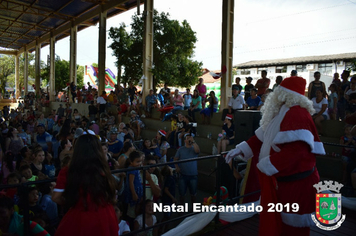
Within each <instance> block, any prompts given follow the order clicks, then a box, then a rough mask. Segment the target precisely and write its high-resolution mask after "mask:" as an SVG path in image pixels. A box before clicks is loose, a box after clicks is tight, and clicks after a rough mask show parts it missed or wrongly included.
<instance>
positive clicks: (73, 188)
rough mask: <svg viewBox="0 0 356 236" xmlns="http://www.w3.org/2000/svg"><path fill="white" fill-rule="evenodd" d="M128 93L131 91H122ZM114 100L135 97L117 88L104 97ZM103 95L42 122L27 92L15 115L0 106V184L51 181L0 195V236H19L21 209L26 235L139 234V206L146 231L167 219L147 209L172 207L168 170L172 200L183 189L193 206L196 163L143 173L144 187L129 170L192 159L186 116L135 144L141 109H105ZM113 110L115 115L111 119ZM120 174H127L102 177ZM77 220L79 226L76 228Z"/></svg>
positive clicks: (139, 174) (36, 104)
mask: <svg viewBox="0 0 356 236" xmlns="http://www.w3.org/2000/svg"><path fill="white" fill-rule="evenodd" d="M129 88H134V87H133V86H132V84H130V87H129ZM121 89H122V90H121ZM116 93H118V94H119V95H120V96H126V95H127V97H125V98H124V99H123V101H126V98H127V99H128V100H129V101H131V100H133V101H138V98H139V95H138V94H137V93H136V91H134V92H133V93H132V94H130V92H127V94H126V92H124V91H123V88H120V89H118V91H113V92H112V93H111V94H116ZM123 94H125V95H123ZM109 96H111V95H109ZM109 96H107V97H105V93H104V92H103V93H102V95H99V96H98V97H97V99H96V101H91V102H90V105H89V114H88V115H83V114H81V113H80V112H79V111H78V110H77V109H72V107H71V105H72V104H71V103H68V102H67V103H65V105H64V106H63V104H62V103H61V104H60V105H59V107H58V109H56V110H52V111H51V113H50V114H48V115H47V116H45V114H44V113H42V105H41V99H36V97H34V96H33V94H32V93H30V94H29V95H27V96H26V98H25V99H24V101H23V102H19V105H18V108H17V109H11V110H10V111H8V107H7V106H5V107H4V108H3V111H2V117H1V135H0V142H1V149H0V164H1V165H0V170H1V175H0V181H1V185H3V186H4V185H12V184H20V183H26V182H33V181H37V180H46V179H52V178H54V177H57V181H56V182H54V181H53V182H50V181H49V182H48V183H45V184H29V185H28V186H29V188H28V191H25V189H22V188H21V187H19V188H16V187H14V188H8V189H4V190H2V192H1V194H0V195H1V196H0V197H1V198H2V200H0V201H1V202H4V203H6V204H0V210H4V211H6V212H7V213H8V214H7V216H6V220H4V221H3V220H1V221H0V223H1V224H0V230H1V232H2V233H17V234H19V235H23V228H24V226H23V223H22V221H21V217H22V215H23V214H24V211H25V210H26V209H27V208H26V206H29V216H30V220H31V232H32V233H35V232H37V233H41V235H47V234H48V235H79V234H83V232H84V233H87V234H88V235H93V232H95V233H94V234H95V235H122V234H124V233H127V232H130V231H132V230H138V229H141V228H142V227H143V226H142V224H143V220H142V218H143V215H142V207H145V222H146V227H149V226H152V225H154V224H156V223H157V222H159V221H166V220H169V218H170V214H165V215H164V216H163V218H161V219H159V218H158V216H155V214H154V213H153V211H152V205H153V202H162V203H163V204H172V203H176V202H177V200H176V194H175V185H176V176H173V169H172V167H173V168H174V169H176V171H175V173H179V174H180V176H181V178H182V179H184V180H185V181H179V182H178V185H179V186H180V188H179V189H180V191H179V193H180V199H182V198H184V196H185V195H186V192H187V189H189V191H190V195H191V198H192V199H194V197H195V195H196V190H197V166H196V164H195V166H194V165H193V166H191V165H187V164H185V165H184V164H182V165H178V166H174V165H173V166H172V167H170V166H168V165H167V166H165V167H163V168H150V169H149V170H148V171H147V172H146V175H145V179H146V183H145V184H143V183H142V182H143V176H142V174H143V172H142V171H139V170H136V169H134V170H132V171H131V170H130V169H131V168H136V167H139V166H141V165H152V164H157V163H165V162H167V158H169V160H168V161H172V160H173V159H176V160H184V159H187V158H194V157H196V156H198V154H199V152H200V150H199V146H198V145H197V144H196V143H195V141H194V134H195V132H196V131H195V129H194V127H192V126H191V125H190V120H189V118H188V116H183V115H182V114H180V113H179V114H177V117H176V118H177V119H176V122H175V127H177V128H174V129H173V130H172V131H168V132H166V131H165V130H163V129H162V130H159V131H158V132H157V134H156V136H155V137H146V139H144V140H143V139H142V137H141V131H140V129H141V128H143V127H144V124H143V122H142V120H141V116H140V114H141V110H143V108H141V107H140V104H141V103H140V102H137V103H132V104H131V106H128V104H126V103H124V102H123V103H121V104H120V103H119V104H115V103H111V102H110V101H111V100H110V99H108V97H109ZM113 96H115V95H113ZM119 98H120V97H119ZM115 105H117V108H116V107H115ZM126 105H127V106H126ZM113 108H114V109H113ZM115 109H117V110H118V112H117V113H115V112H112V111H113V110H115ZM177 112H178V111H177ZM125 115H128V116H129V117H130V121H129V122H128V123H127V124H125V123H123V122H121V119H120V118H121V117H122V116H125ZM168 139H170V140H168ZM136 140H143V145H142V146H141V145H140V143H141V142H140V141H137V142H136ZM171 145H172V146H174V147H176V148H178V147H181V151H180V152H178V153H177V155H173V156H168V155H167V151H168V149H169V148H170V146H171ZM183 150H184V151H183ZM88 159H90V161H88ZM120 169H127V170H126V172H122V173H118V174H111V173H110V171H112V170H120ZM143 191H145V196H146V198H145V199H144V198H143V196H144V195H143ZM0 217H2V216H0ZM83 217H84V218H85V219H86V220H81V221H80V222H78V219H79V218H83ZM2 219H3V218H2ZM15 220H17V221H16V222H15ZM14 223H16V224H15V226H14ZM168 229H169V228H168V227H167V225H166V226H165V227H161V228H157V229H155V230H150V231H148V232H147V231H146V232H144V233H143V234H142V235H157V234H158V231H159V232H160V233H163V232H164V231H166V230H168Z"/></svg>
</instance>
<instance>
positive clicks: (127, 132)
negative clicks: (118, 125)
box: [122, 127, 134, 142]
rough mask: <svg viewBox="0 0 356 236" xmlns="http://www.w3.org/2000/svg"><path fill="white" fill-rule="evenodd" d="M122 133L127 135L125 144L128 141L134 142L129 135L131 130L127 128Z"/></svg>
mask: <svg viewBox="0 0 356 236" xmlns="http://www.w3.org/2000/svg"><path fill="white" fill-rule="evenodd" d="M122 132H123V133H124V134H125V136H124V142H127V141H132V142H133V141H134V138H133V137H132V136H131V134H130V133H129V129H128V128H127V127H124V128H122Z"/></svg>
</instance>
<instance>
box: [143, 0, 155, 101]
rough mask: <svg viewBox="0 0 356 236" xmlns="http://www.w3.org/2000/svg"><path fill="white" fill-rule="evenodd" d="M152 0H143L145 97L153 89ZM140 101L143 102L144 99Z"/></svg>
mask: <svg viewBox="0 0 356 236" xmlns="http://www.w3.org/2000/svg"><path fill="white" fill-rule="evenodd" d="M153 1H154V0H145V9H144V13H143V16H144V17H145V19H144V22H145V23H144V24H145V25H144V27H145V28H144V35H143V37H144V40H143V75H144V78H145V79H144V80H143V83H142V87H143V88H142V90H143V93H142V97H143V98H146V96H147V95H148V94H149V91H150V89H153V76H152V73H151V69H152V65H153ZM142 102H143V103H144V104H145V103H146V99H143V100H142Z"/></svg>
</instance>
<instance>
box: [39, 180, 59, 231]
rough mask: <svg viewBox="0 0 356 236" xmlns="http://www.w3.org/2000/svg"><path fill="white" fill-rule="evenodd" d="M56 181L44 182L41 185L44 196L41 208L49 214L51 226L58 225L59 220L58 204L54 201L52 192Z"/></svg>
mask: <svg viewBox="0 0 356 236" xmlns="http://www.w3.org/2000/svg"><path fill="white" fill-rule="evenodd" d="M54 186H55V183H54V182H52V183H44V184H42V186H41V187H40V191H41V193H42V197H41V200H40V203H39V205H40V207H41V209H42V210H43V211H44V212H45V213H46V214H47V216H48V218H49V221H50V224H51V226H56V225H57V224H58V222H59V219H58V208H57V204H56V203H55V202H53V201H52V194H53V189H54Z"/></svg>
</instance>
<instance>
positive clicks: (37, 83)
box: [35, 43, 41, 98]
mask: <svg viewBox="0 0 356 236" xmlns="http://www.w3.org/2000/svg"><path fill="white" fill-rule="evenodd" d="M40 80H41V44H40V43H36V60H35V87H36V95H37V96H38V98H39V96H40V95H41V94H40V91H41V81H40Z"/></svg>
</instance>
